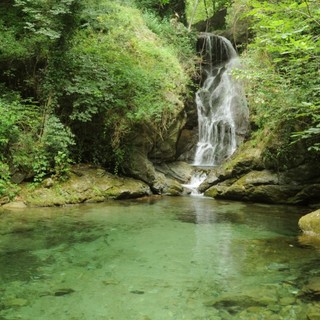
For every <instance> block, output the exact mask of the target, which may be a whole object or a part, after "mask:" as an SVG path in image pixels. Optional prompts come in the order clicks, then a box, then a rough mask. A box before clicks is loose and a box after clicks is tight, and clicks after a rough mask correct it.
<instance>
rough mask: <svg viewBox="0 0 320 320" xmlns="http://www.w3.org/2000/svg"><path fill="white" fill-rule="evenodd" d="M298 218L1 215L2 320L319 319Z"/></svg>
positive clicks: (163, 200)
mask: <svg viewBox="0 0 320 320" xmlns="http://www.w3.org/2000/svg"><path fill="white" fill-rule="evenodd" d="M301 211H302V209H301V208H292V207H286V206H268V205H261V204H245V203H239V202H226V201H216V200H213V199H207V198H201V197H175V198H173V197H159V198H157V197H156V198H149V199H142V200H132V201H117V202H107V203H102V204H95V205H93V204H90V205H79V206H72V207H63V208H45V209H40V208H38V209H28V210H22V211H12V212H6V211H5V212H2V213H0V258H1V260H0V279H1V284H0V319H6V320H9V319H10V320H13V319H23V320H36V319H44V320H64V319H65V320H82V319H83V320H96V319H97V320H100V319H101V320H109V319H116V320H131V319H132V320H151V319H152V320H168V319H176V320H182V319H188V320H201V319H214V320H215V319H217V320H218V319H268V320H269V319H288V320H293V319H297V320H302V319H311V320H314V319H320V304H319V302H318V300H319V296H318V295H317V292H312V290H311V289H310V283H312V282H313V281H319V282H320V280H319V279H320V269H319V268H318V266H319V262H320V254H319V252H318V251H317V250H316V249H315V248H313V247H311V246H307V245H302V244H300V243H299V241H298V235H299V230H298V227H297V221H298V219H299V217H300V215H299V214H301ZM308 283H309V287H308ZM319 286H320V284H319Z"/></svg>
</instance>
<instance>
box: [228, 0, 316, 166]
mask: <svg viewBox="0 0 320 320" xmlns="http://www.w3.org/2000/svg"><path fill="white" fill-rule="evenodd" d="M228 20H229V27H230V29H231V30H234V32H235V33H237V32H239V30H241V29H243V26H244V25H245V26H246V27H247V28H248V29H249V30H248V31H249V34H250V39H249V44H248V45H247V46H246V48H245V50H244V52H243V54H242V60H243V63H244V70H242V71H239V74H238V76H239V77H241V78H243V79H244V80H245V82H246V92H247V97H248V102H249V106H250V112H251V118H252V124H253V129H254V131H255V134H254V139H253V143H258V142H259V140H263V141H264V143H267V145H268V147H267V148H266V151H265V154H264V156H265V158H266V160H267V161H268V162H270V163H271V164H272V166H273V167H277V169H279V168H280V169H281V167H282V168H285V167H286V166H289V165H294V164H295V160H296V159H298V158H299V157H300V158H301V155H299V152H304V153H306V152H309V156H310V157H317V156H318V154H319V151H320V143H319V138H320V80H319V79H320V77H319V66H320V55H319V52H320V36H319V30H320V8H319V2H318V1H316V0H315V1H314V0H311V1H308V0H305V1H293V0H282V1H268V2H260V1H256V0H237V1H235V3H234V5H233V6H232V8H231V9H230V10H229V17H228ZM235 38H237V35H236V34H235ZM266 137H267V139H266Z"/></svg>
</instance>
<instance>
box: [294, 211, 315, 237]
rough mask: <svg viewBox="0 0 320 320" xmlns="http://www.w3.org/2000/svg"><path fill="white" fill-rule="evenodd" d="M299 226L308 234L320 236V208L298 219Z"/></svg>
mask: <svg viewBox="0 0 320 320" xmlns="http://www.w3.org/2000/svg"><path fill="white" fill-rule="evenodd" d="M299 227H300V228H301V230H302V231H303V232H304V233H306V234H308V235H316V236H318V237H320V209H318V210H316V211H313V212H311V213H308V214H306V215H305V216H303V217H302V218H300V220H299Z"/></svg>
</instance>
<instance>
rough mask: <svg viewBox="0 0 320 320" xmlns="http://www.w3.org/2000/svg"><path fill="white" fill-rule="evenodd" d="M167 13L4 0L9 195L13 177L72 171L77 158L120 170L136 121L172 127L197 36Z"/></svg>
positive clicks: (0, 139) (3, 134)
mask: <svg viewBox="0 0 320 320" xmlns="http://www.w3.org/2000/svg"><path fill="white" fill-rule="evenodd" d="M139 6H140V9H141V3H140V4H139ZM146 8H148V5H147V3H146ZM161 8H162V7H161ZM149 9H150V8H149ZM168 10H169V9H168ZM170 12H171V11H170V10H169V11H168V14H170ZM158 13H159V12H157V10H138V9H137V7H136V5H135V3H134V2H131V1H109V0H100V1H95V0H92V1H80V0H64V1H58V0H56V1H29V0H15V1H13V0H12V1H5V2H2V3H1V4H0V28H1V33H0V37H1V39H0V40H1V41H0V43H1V48H0V68H1V71H2V73H1V76H0V122H1V123H0V171H1V184H0V195H1V194H5V193H8V190H9V189H10V186H11V183H10V177H11V176H12V177H13V179H14V180H16V181H17V182H18V180H19V179H20V177H22V178H24V179H28V178H32V179H33V180H34V181H36V182H37V181H41V180H42V179H43V178H44V177H45V176H47V175H49V174H50V175H53V176H54V177H57V178H58V177H59V178H62V179H63V178H64V177H65V175H66V173H67V169H68V163H69V162H71V161H72V162H93V163H98V164H100V165H103V166H105V167H106V168H108V169H109V170H111V171H114V170H115V171H118V170H119V167H121V163H122V161H123V159H124V157H125V152H127V151H128V150H127V149H128V147H129V146H126V145H125V144H124V143H123V141H124V139H125V137H126V135H130V131H131V130H132V128H133V127H134V126H135V125H137V124H140V125H142V124H143V123H148V122H152V125H153V126H154V127H155V131H156V130H157V128H158V129H159V130H161V128H162V127H165V126H166V123H165V122H166V121H167V120H166V119H167V118H169V117H163V114H166V113H167V114H170V112H171V110H172V109H173V108H174V107H175V103H176V101H175V100H176V99H179V97H180V96H181V95H183V94H185V93H186V86H187V84H188V82H189V75H188V74H190V73H192V72H193V68H194V63H193V60H192V59H193V54H194V53H193V47H194V44H193V41H194V39H193V38H192V37H191V36H190V35H189V33H188V32H187V29H186V28H185V27H184V25H183V24H181V23H180V22H179V21H178V20H175V21H174V23H172V22H170V19H169V17H168V16H167V14H166V11H161V17H159V14H158ZM16 172H17V173H19V174H15V173H16Z"/></svg>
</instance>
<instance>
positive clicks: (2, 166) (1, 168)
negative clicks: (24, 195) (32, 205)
mask: <svg viewBox="0 0 320 320" xmlns="http://www.w3.org/2000/svg"><path fill="white" fill-rule="evenodd" d="M10 178H11V175H10V170H9V166H8V165H7V164H6V163H3V162H2V161H0V198H2V197H8V198H9V199H13V198H14V196H15V195H16V194H17V192H18V187H17V186H16V185H15V184H13V183H12V182H11V180H10Z"/></svg>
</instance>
